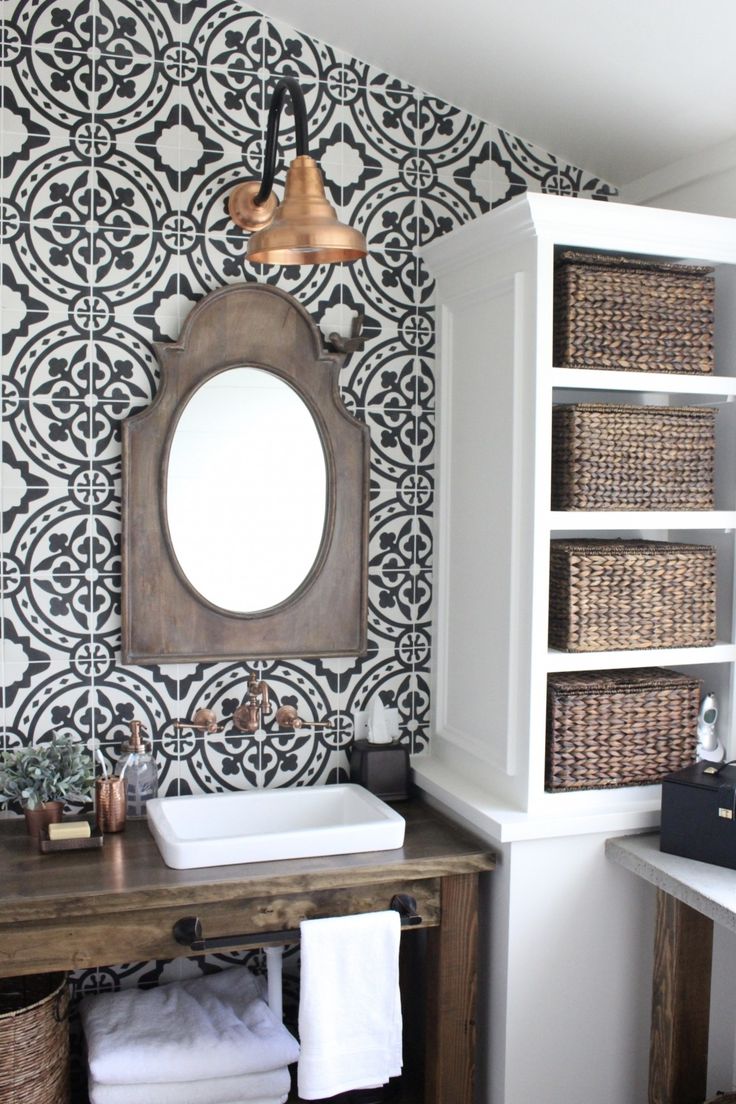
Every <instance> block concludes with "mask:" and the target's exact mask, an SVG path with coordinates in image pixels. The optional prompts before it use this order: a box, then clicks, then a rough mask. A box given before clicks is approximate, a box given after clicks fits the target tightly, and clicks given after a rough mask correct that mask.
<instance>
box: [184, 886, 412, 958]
mask: <svg viewBox="0 0 736 1104" xmlns="http://www.w3.org/2000/svg"><path fill="white" fill-rule="evenodd" d="M388 907H389V908H390V909H393V910H394V912H398V913H399V915H400V916H401V926H402V927H415V926H416V925H417V924H421V923H422V918H421V916H419V915H418V914H417V902H416V899H415V898H414V897H411V896H410V895H409V894H408V893H396V894H395V895H394V896H393V897H392V898H391V901H390V902H389V906H388ZM173 934H174V939H175V940H176V942H177V943H180V944H181V945H182V946H183V947H188V948H189V950H190V951H216V950H222V949H223V948H225V947H237V948H239V949H243V948H249V947H264V946H265V945H266V944H267V943H297V942H298V941H299V935H300V933H299V928H283V929H281V930H280V931H263V932H251V933H250V934H247V935H218V936H214V937H213V938H210V939H205V938H204V934H203V931H202V921H201V920H200V918H199V917H198V916H182V917H181V919H179V920H177V921H176V923H175V924H174V927H173Z"/></svg>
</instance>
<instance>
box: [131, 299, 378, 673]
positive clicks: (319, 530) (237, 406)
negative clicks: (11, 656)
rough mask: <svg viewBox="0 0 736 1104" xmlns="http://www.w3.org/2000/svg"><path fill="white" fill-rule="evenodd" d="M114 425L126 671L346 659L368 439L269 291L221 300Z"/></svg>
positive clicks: (330, 373)
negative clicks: (146, 403)
mask: <svg viewBox="0 0 736 1104" xmlns="http://www.w3.org/2000/svg"><path fill="white" fill-rule="evenodd" d="M156 355H157V356H158V359H159V362H160V364H161V384H160V387H159V390H158V393H157V395H156V398H155V400H154V401H153V403H152V404H151V406H150V407H149V408H148V409H147V410H145V411H144V412H143V413H141V414H137V415H135V416H134V417H132V418H129V419H127V421H126V422H125V423H124V424H123V606H122V609H123V649H122V650H123V662H124V663H141V664H146V663H166V662H171V663H174V662H178V661H187V660H216V659H241V658H278V657H285V656H329V655H358V654H360V653H362V652H364V651H365V647H366V612H367V597H366V592H367V575H368V566H367V559H368V465H369V440H368V430H367V428H366V426H365V425H363V424H362V423H360V422H358V421H356V420H355V419H354V418H353V417H352V416H351V415H350V414H349V413H348V411H347V410H346V409H345V407H344V406H343V404H342V401H341V399H340V394H339V389H338V373H339V370H340V367H341V365H342V362H343V359H344V354H341V353H339V352H328V351H326V350H325V348H324V345H323V342H322V338H321V335H320V332H319V330H318V329H317V327H316V326H315V325H314V323H313V322H312V320H311V318H310V317H309V315H308V314H307V313H306V311H305V310H304V309H303V308H302V307H301V306H300V305H299V303H297V302H296V300H295V299H293V298H292V297H291V296H290V295H287V294H286V293H285V292H283V291H279V290H278V289H276V288H273V287H271V286H269V285H266V284H241V285H235V286H232V287H226V288H220V289H218V290H217V291H213V292H211V293H210V294H209V295H207V296H205V298H204V299H202V300H201V301H200V302H199V303H198V304H197V306H196V307H195V308H194V310H192V312H191V314H190V315H189V317H188V318H187V321H186V323H185V325H184V328H183V331H182V334H181V337H180V339H179V341H178V342H177V343H175V344H171V345H157V346H156Z"/></svg>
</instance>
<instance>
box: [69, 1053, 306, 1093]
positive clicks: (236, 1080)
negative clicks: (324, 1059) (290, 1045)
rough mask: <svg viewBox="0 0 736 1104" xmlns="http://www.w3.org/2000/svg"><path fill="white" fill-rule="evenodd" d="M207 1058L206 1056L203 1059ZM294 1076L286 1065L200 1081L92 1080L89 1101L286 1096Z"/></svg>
mask: <svg viewBox="0 0 736 1104" xmlns="http://www.w3.org/2000/svg"><path fill="white" fill-rule="evenodd" d="M203 1060H204V1059H203ZM290 1086H291V1076H290V1074H289V1071H288V1069H287V1067H286V1066H283V1067H282V1068H281V1069H276V1070H268V1071H267V1072H266V1073H244V1074H243V1075H242V1076H241V1077H211V1078H207V1079H205V1080H201V1081H162V1082H160V1083H158V1084H155V1083H153V1082H151V1081H147V1082H142V1083H141V1084H131V1085H106V1084H103V1083H101V1082H100V1081H95V1080H91V1081H90V1083H89V1099H90V1104H228V1101H231V1100H237V1101H238V1102H239V1104H244V1102H245V1101H248V1102H249V1104H251V1102H252V1104H257V1102H258V1101H264V1100H267V1101H269V1104H270V1102H271V1101H275V1100H279V1101H281V1100H286V1098H287V1096H288V1095H289V1088H290Z"/></svg>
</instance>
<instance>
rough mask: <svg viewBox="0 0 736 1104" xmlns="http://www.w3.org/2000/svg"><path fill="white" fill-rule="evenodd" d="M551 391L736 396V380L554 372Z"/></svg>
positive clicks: (664, 374)
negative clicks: (554, 389) (561, 389)
mask: <svg viewBox="0 0 736 1104" xmlns="http://www.w3.org/2000/svg"><path fill="white" fill-rule="evenodd" d="M551 383H552V386H553V387H559V388H564V389H565V390H568V391H629V392H632V393H636V394H641V393H642V392H645V393H646V392H650V393H661V394H663V395H667V394H669V395H713V396H714V397H717V396H726V397H728V398H733V397H734V396H736V376H709V375H705V374H704V375H700V376H695V375H687V374H685V373H677V372H615V371H599V370H598V369H594V368H553V369H552V372H551Z"/></svg>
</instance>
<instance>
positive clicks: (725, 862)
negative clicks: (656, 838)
mask: <svg viewBox="0 0 736 1104" xmlns="http://www.w3.org/2000/svg"><path fill="white" fill-rule="evenodd" d="M660 850H661V851H666V852H667V853H668V854H670V855H683V856H684V857H685V858H686V859H699V860H700V862H707V863H713V864H714V865H715V866H728V867H730V868H731V869H732V870H736V766H734V765H730V764H729V765H726V764H722V763H694V764H693V765H692V766H691V767H685V768H684V770H680V771H675V772H674V773H673V774H668V775H666V776H665V777H664V778H663V780H662V825H661V839H660Z"/></svg>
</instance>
